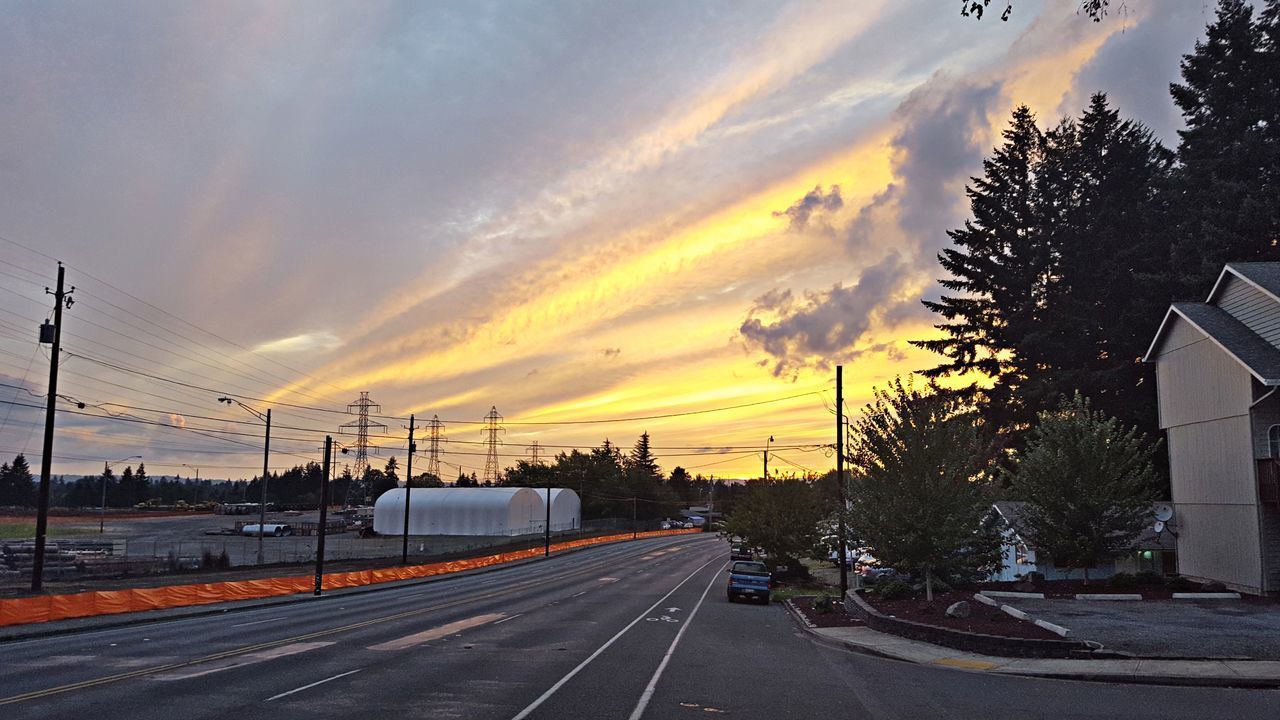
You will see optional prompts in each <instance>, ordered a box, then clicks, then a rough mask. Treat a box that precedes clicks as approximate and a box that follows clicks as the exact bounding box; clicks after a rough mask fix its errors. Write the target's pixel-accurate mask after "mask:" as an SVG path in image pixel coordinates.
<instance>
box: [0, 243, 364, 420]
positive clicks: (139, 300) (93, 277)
mask: <svg viewBox="0 0 1280 720" xmlns="http://www.w3.org/2000/svg"><path fill="white" fill-rule="evenodd" d="M0 241H3V242H6V243H8V244H10V245H13V246H14V247H17V248H21V249H23V250H26V251H27V252H30V253H33V254H35V255H38V256H40V257H42V258H45V259H46V260H56V258H53V257H51V256H49V255H47V254H45V253H43V252H40V251H39V250H36V249H34V248H31V247H29V246H27V245H24V244H23V243H20V242H18V241H16V240H14V239H12V238H9V237H5V236H4V235H0ZM66 265H67V267H69V268H71V269H73V270H75V271H76V272H77V273H79V274H81V275H84V276H85V277H87V278H89V279H91V280H93V281H95V282H97V283H99V284H101V285H103V286H104V287H107V288H110V289H111V290H114V291H115V292H117V293H120V294H121V295H123V296H124V297H127V298H129V299H130V300H133V301H134V302H137V303H139V304H141V305H143V306H146V307H148V308H150V309H151V310H154V311H156V312H158V313H161V314H162V315H165V316H167V317H169V318H172V319H174V320H176V321H178V322H180V323H182V324H183V325H186V326H187V327H190V328H192V329H193V330H197V331H199V332H201V333H204V334H205V335H207V336H209V337H212V338H215V339H217V340H219V341H220V342H223V343H226V344H227V345H230V346H232V347H234V348H236V349H238V350H242V351H244V352H247V353H250V354H252V355H253V356H254V357H257V358H261V359H262V360H265V361H266V362H269V363H272V364H273V365H276V366H277V367H280V368H283V369H285V370H287V371H289V372H291V373H293V374H294V375H301V376H302V377H306V378H310V379H312V380H315V381H316V382H321V383H324V384H326V385H329V386H330V387H332V388H333V389H334V390H337V391H339V392H341V391H342V388H339V387H338V386H336V385H333V384H331V383H328V382H325V381H324V380H321V379H319V378H317V377H315V376H313V375H310V374H308V373H306V372H303V371H301V370H298V369H296V368H293V367H290V366H288V365H285V364H284V363H282V362H280V361H279V360H276V359H274V358H270V357H267V356H264V355H261V354H260V353H257V352H255V351H253V350H251V349H249V348H246V347H244V346H242V345H240V344H238V343H236V342H233V341H231V340H228V339H227V338H224V337H222V336H221V335H218V334H217V333H215V332H212V331H210V330H207V329H205V328H202V327H200V326H199V325H196V324H195V323H193V322H191V321H189V320H186V319H185V318H182V317H179V316H178V315H175V314H174V313H171V312H169V311H168V310H165V309H164V308H161V307H158V306H156V305H153V304H151V303H149V302H147V301H146V300H143V299H142V298H139V297H137V296H135V295H133V294H131V293H129V292H128V291H126V290H122V289H121V288H119V287H116V286H115V285H112V284H111V283H109V282H107V281H106V280H103V279H102V278H99V277H98V276H96V275H94V274H93V273H90V272H88V271H86V270H83V269H81V268H79V267H76V266H74V265H71V264H70V263H67V264H66ZM13 266H14V267H18V268H21V269H22V270H25V271H27V272H30V273H32V274H33V275H35V276H36V277H42V276H41V275H40V274H39V273H36V272H35V271H32V270H30V269H29V268H25V267H22V266H20V265H17V264H14V265H13ZM84 293H85V294H86V295H89V296H91V297H94V298H97V299H98V300H101V301H102V302H104V303H106V304H108V305H111V306H112V307H115V308H116V309H118V310H120V311H121V312H124V313H127V314H129V315H133V316H134V317H137V318H138V319H140V320H143V321H144V322H148V323H150V324H153V325H156V326H157V327H163V328H164V329H165V330H167V331H168V332H170V333H172V334H173V335H175V336H177V337H181V338H183V339H185V340H187V341H188V342H192V343H195V344H197V345H200V346H201V347H204V348H206V349H208V350H210V351H212V352H215V353H218V354H221V355H222V356H223V357H226V358H228V359H230V360H233V361H236V362H241V364H243V365H246V366H248V367H252V366H249V365H248V363H244V362H243V361H239V360H236V359H235V358H232V357H231V356H230V355H227V354H226V353H223V352H221V351H220V350H217V349H216V348H213V347H210V346H209V345H206V344H204V343H202V342H200V341H199V340H195V339H192V338H188V337H186V336H185V335H182V334H181V333H179V332H177V331H175V330H173V329H171V328H167V327H164V326H163V325H160V324H158V323H155V321H154V320H152V319H150V318H146V317H143V316H141V315H139V314H137V313H135V312H132V311H130V310H128V309H126V308H123V307H120V306H119V305H116V304H115V303H112V302H111V301H110V300H107V299H106V298H103V297H101V296H99V295H97V294H95V293H93V292H92V291H90V290H84ZM258 371H259V372H264V373H266V372H267V371H265V370H262V369H261V368H258ZM268 374H270V373H268ZM276 377H278V376H276ZM280 379H281V380H283V378H280ZM295 394H304V393H300V392H295ZM311 397H316V396H311Z"/></svg>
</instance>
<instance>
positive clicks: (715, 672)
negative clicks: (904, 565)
mask: <svg viewBox="0 0 1280 720" xmlns="http://www.w3.org/2000/svg"><path fill="white" fill-rule="evenodd" d="M727 559H728V545H727V544H726V543H724V542H723V541H721V540H718V539H716V538H714V537H707V536H700V535H699V536H684V537H675V538H659V539H653V540H642V541H638V542H632V543H621V544H616V545H610V546H605V547H597V548H592V549H588V550H584V551H581V552H576V553H570V554H566V555H563V556H559V557H553V558H551V559H550V560H546V561H540V562H536V563H530V564H526V565H521V566H517V567H510V568H504V569H501V570H497V571H494V572H489V573H483V574H478V575H471V576H467V577H459V578H453V579H449V580H444V581H439V582H433V583H428V584H421V585H414V586H407V587H399V588H395V589H388V590H382V591H378V592H367V593H361V594H348V595H335V596H330V597H326V598H321V599H317V600H309V601H306V602H300V603H295V604H290V605H281V606H276V607H265V608H258V609H254V610H245V611H237V612H228V613H220V614H216V615H208V616H202V617H195V618H187V619H183V620H171V621H166V622H159V623H151V624H145V625H134V626H129V627H122V628H116V629H104V630H96V631H88V632H83V633H78V634H74V635H65V636H58V637H50V638H43V639H36V640H26V641H18V642H10V643H6V644H3V645H0V715H2V716H3V717H5V718H6V720H18V719H20V718H33V719H34V718H39V719H41V720H47V719H49V718H86V719H92V720H109V719H110V718H130V719H131V720H149V719H152V718H155V719H157V720H159V719H161V718H165V719H169V718H175V717H178V718H182V720H198V719H200V718H236V719H237V720H250V719H254V718H271V719H273V720H275V719H280V718H309V719H311V718H348V719H360V720H364V719H365V718H370V719H372V718H383V717H395V718H454V717H456V718H478V719H483V718H496V719H501V720H512V719H516V720H519V719H522V718H534V719H542V718H620V719H624V720H625V719H627V718H640V717H643V718H653V719H662V718H670V719H673V720H674V719H679V720H690V719H691V718H707V717H719V716H725V717H738V718H806V719H811V718H821V717H828V718H979V717H981V718H1006V717H1007V718H1017V719H1019V720H1024V719H1025V718H1041V717H1043V718H1107V717H1117V716H1122V717H1125V718H1144V717H1150V718H1160V719H1161V720H1168V719H1170V718H1195V719H1196V720H1203V718H1227V717H1229V718H1253V717H1257V718H1262V717H1274V716H1275V709H1276V707H1280V694H1277V692H1275V691H1267V690H1225V689H1207V688H1203V689H1202V688H1162V687H1151V686H1126V685H1106V684H1094V683H1075V682H1067V681H1056V680H1035V679H1027V678H1016V677H996V676H989V675H983V674H981V673H976V672H968V671H963V670H955V669H947V668H932V667H923V666H917V665H909V664H904V663H898V662H894V661H888V660H883V659H879V658H873V657H868V656H864V655H858V654H854V653H849V652H846V651H843V650H836V649H831V648H828V647H826V646H822V645H819V644H816V643H814V642H813V641H812V640H810V639H809V636H808V635H807V634H805V633H803V632H802V631H800V629H799V628H798V627H797V625H796V624H795V622H794V621H793V620H792V618H791V617H790V616H789V615H788V614H787V613H786V611H785V610H784V609H783V608H782V607H781V606H779V605H777V604H775V605H772V606H761V605H747V604H741V603H732V604H731V603H729V602H727V600H726V598H725V595H724V582H725V574H724V566H725V563H726V561H727Z"/></svg>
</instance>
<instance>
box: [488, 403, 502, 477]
mask: <svg viewBox="0 0 1280 720" xmlns="http://www.w3.org/2000/svg"><path fill="white" fill-rule="evenodd" d="M500 422H502V416H501V415H499V414H498V408H497V407H496V406H493V407H490V408H489V414H488V415H485V416H484V423H485V425H484V435H485V441H484V442H485V445H487V446H488V451H487V452H486V454H485V458H484V480H485V481H486V482H489V483H496V482H498V446H499V445H501V444H502V439H501V438H499V437H498V435H500V434H502V433H504V432H506V430H505V429H503V427H502V426H501V425H499V424H498V423H500Z"/></svg>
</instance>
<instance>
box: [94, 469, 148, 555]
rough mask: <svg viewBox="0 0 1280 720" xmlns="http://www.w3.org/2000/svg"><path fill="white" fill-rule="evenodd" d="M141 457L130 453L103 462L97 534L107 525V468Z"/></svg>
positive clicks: (104, 530)
mask: <svg viewBox="0 0 1280 720" xmlns="http://www.w3.org/2000/svg"><path fill="white" fill-rule="evenodd" d="M141 459H142V456H141V455H130V456H129V457H127V458H120V459H119V460H112V461H111V462H108V463H103V468H102V508H101V509H100V510H99V511H98V534H99V535H101V534H102V533H104V532H106V526H107V470H109V469H111V466H112V465H115V464H116V463H122V462H124V461H126V460H141Z"/></svg>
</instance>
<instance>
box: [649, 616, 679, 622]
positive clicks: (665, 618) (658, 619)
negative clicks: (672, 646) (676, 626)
mask: <svg viewBox="0 0 1280 720" xmlns="http://www.w3.org/2000/svg"><path fill="white" fill-rule="evenodd" d="M645 621H646V622H669V623H678V622H680V621H679V620H677V619H675V618H673V617H671V616H670V615H661V616H659V617H651V618H645Z"/></svg>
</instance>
